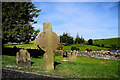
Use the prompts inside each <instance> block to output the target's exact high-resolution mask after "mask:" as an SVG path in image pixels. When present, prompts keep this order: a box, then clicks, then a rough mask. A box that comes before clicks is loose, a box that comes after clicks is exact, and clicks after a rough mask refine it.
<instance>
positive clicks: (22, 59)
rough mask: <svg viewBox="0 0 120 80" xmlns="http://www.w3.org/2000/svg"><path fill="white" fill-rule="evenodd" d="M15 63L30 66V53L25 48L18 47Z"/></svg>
mask: <svg viewBox="0 0 120 80" xmlns="http://www.w3.org/2000/svg"><path fill="white" fill-rule="evenodd" d="M16 63H17V65H18V66H21V67H23V66H31V61H30V53H29V52H28V51H27V50H26V49H20V51H19V52H17V53H16Z"/></svg>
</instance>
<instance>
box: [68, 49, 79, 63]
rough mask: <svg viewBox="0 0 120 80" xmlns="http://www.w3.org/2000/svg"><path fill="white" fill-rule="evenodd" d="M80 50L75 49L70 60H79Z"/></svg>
mask: <svg viewBox="0 0 120 80" xmlns="http://www.w3.org/2000/svg"><path fill="white" fill-rule="evenodd" d="M77 55H78V51H76V50H74V51H73V52H72V53H71V55H70V56H69V61H76V60H77Z"/></svg>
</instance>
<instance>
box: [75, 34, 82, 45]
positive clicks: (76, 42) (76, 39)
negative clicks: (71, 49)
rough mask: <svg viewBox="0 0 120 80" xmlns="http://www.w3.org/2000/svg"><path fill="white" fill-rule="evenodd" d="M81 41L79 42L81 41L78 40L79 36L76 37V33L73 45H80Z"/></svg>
mask: <svg viewBox="0 0 120 80" xmlns="http://www.w3.org/2000/svg"><path fill="white" fill-rule="evenodd" d="M81 42H82V41H81V39H80V37H79V35H78V33H77V36H76V38H75V44H80V43H81Z"/></svg>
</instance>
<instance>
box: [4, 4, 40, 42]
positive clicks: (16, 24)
mask: <svg viewBox="0 0 120 80" xmlns="http://www.w3.org/2000/svg"><path fill="white" fill-rule="evenodd" d="M2 5H3V6H2V40H3V42H4V43H7V42H17V43H20V42H24V43H29V41H33V40H35V37H36V36H37V35H38V33H39V32H40V30H34V27H33V26H32V24H35V23H37V21H34V20H33V18H34V17H35V18H36V17H38V16H39V14H37V13H38V12H40V11H41V10H37V9H36V7H35V6H34V4H33V3H31V2H9V3H7V2H3V3H2Z"/></svg>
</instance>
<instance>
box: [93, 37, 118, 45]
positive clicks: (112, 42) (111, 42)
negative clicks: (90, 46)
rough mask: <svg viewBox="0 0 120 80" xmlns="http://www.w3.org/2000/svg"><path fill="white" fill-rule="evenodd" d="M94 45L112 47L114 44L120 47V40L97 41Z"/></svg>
mask: <svg viewBox="0 0 120 80" xmlns="http://www.w3.org/2000/svg"><path fill="white" fill-rule="evenodd" d="M94 44H98V45H101V44H104V45H105V46H111V45H112V44H116V45H117V46H118V47H120V38H109V39H100V40H95V41H94Z"/></svg>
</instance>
